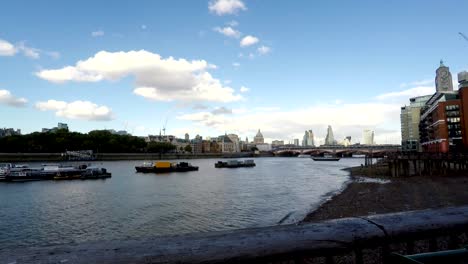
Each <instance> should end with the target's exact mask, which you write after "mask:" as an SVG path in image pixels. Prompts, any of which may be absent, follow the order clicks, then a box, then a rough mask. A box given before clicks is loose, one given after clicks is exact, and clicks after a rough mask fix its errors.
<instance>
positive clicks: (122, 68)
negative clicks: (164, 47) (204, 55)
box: [36, 50, 242, 102]
mask: <svg viewBox="0 0 468 264" xmlns="http://www.w3.org/2000/svg"><path fill="white" fill-rule="evenodd" d="M214 68H216V66H214V65H212V64H209V63H208V62H206V61H204V60H192V61H188V60H186V59H174V58H173V57H169V58H162V57H161V56H160V55H159V54H156V53H151V52H148V51H146V50H139V51H128V52H123V51H120V52H107V51H100V52H98V53H96V54H95V55H94V56H93V57H90V58H88V59H86V60H80V61H78V62H77V63H76V64H75V65H74V66H65V67H63V68H60V69H50V70H42V71H39V72H37V73H36V75H37V76H38V77H39V78H41V79H44V80H47V81H50V82H54V83H64V82H69V81H74V82H99V81H104V80H109V81H116V80H119V79H121V78H124V77H126V76H133V77H134V78H135V88H134V90H133V92H134V94H136V95H139V96H142V97H145V98H148V99H151V100H156V101H174V100H179V101H213V102H232V101H238V100H241V99H242V96H241V95H239V94H235V90H234V89H232V88H231V87H228V86H224V85H223V84H222V82H221V81H220V80H218V79H216V78H214V77H213V76H212V75H211V74H210V73H209V72H208V70H210V69H214Z"/></svg>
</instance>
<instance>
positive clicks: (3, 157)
mask: <svg viewBox="0 0 468 264" xmlns="http://www.w3.org/2000/svg"><path fill="white" fill-rule="evenodd" d="M271 156H272V155H271V154H270V153H260V154H255V155H254V154H253V153H251V152H241V153H200V154H190V153H168V154H159V153H98V154H95V157H96V159H95V160H97V161H112V160H174V159H209V158H244V157H271ZM33 161H43V162H59V161H66V157H65V156H64V155H63V153H0V162H33Z"/></svg>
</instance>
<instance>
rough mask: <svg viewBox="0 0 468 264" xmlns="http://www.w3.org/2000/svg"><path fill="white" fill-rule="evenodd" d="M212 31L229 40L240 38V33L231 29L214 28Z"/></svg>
mask: <svg viewBox="0 0 468 264" xmlns="http://www.w3.org/2000/svg"><path fill="white" fill-rule="evenodd" d="M213 30H214V31H216V32H218V33H221V34H223V35H225V36H226V37H230V38H239V37H240V36H241V32H240V31H238V30H235V29H233V28H232V27H224V28H220V27H215V28H214V29H213Z"/></svg>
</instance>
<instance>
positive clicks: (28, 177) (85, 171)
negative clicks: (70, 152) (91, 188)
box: [4, 164, 112, 182]
mask: <svg viewBox="0 0 468 264" xmlns="http://www.w3.org/2000/svg"><path fill="white" fill-rule="evenodd" d="M111 176H112V175H111V173H109V172H107V170H106V169H105V168H97V167H88V166H87V165H79V166H71V165H59V164H43V165H42V167H39V168H30V167H29V166H27V165H21V166H19V165H16V166H15V165H13V166H11V167H10V169H9V171H8V173H7V174H6V175H5V177H4V180H5V181H10V182H24V181H40V180H87V179H105V178H110V177H111Z"/></svg>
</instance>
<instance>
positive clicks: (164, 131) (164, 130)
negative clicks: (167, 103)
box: [162, 117, 167, 136]
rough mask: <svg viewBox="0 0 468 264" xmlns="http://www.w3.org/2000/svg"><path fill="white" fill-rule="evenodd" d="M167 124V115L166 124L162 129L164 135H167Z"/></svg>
mask: <svg viewBox="0 0 468 264" xmlns="http://www.w3.org/2000/svg"><path fill="white" fill-rule="evenodd" d="M166 125H167V117H166V122H164V126H163V129H162V131H163V134H164V136H165V135H166Z"/></svg>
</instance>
